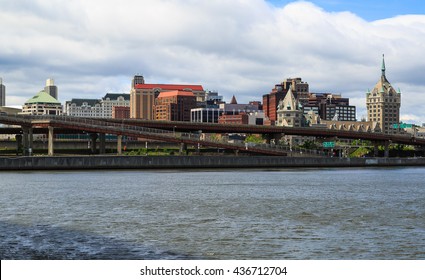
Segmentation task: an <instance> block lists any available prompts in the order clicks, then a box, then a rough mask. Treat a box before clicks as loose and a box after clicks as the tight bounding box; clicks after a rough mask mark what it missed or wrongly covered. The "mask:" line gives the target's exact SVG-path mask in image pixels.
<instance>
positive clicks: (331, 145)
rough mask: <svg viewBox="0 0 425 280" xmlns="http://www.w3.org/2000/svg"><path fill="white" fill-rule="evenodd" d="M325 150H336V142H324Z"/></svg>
mask: <svg viewBox="0 0 425 280" xmlns="http://www.w3.org/2000/svg"><path fill="white" fill-rule="evenodd" d="M322 145H323V148H335V142H323V143H322Z"/></svg>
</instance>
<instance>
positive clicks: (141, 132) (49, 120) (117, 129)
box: [0, 115, 425, 155]
mask: <svg viewBox="0 0 425 280" xmlns="http://www.w3.org/2000/svg"><path fill="white" fill-rule="evenodd" d="M0 123H3V124H8V125H15V126H20V127H21V130H22V131H23V135H24V139H26V138H25V135H31V134H33V133H37V131H45V133H46V134H48V135H49V137H48V138H49V143H50V142H52V143H51V145H49V147H50V148H49V154H53V133H58V132H59V133H99V134H100V135H105V134H113V135H118V136H120V137H122V136H123V135H125V136H130V137H135V138H145V139H152V140H158V141H164V142H174V143H182V144H185V145H198V146H200V145H201V146H205V147H216V148H223V149H230V150H238V151H245V152H249V153H259V154H266V155H286V154H287V150H286V148H285V147H282V146H279V145H255V146H248V145H244V144H230V143H224V142H218V141H203V140H200V139H199V134H198V133H196V134H195V133H193V132H199V131H202V132H204V133H248V134H263V135H268V136H269V138H280V137H281V135H282V134H285V135H300V136H314V137H324V138H328V137H337V138H342V139H361V140H369V141H372V142H374V143H375V145H377V144H383V145H385V146H386V148H388V145H389V143H399V144H406V145H414V146H422V147H424V146H425V139H423V138H415V137H411V136H409V135H389V134H383V133H372V132H358V131H342V130H334V129H327V128H311V127H301V128H294V127H278V126H261V125H229V124H226V125H224V124H207V123H190V122H165V121H148V120H139V119H87V118H78V117H68V116H20V115H17V116H5V115H1V116H0ZM10 129H17V128H10ZM53 130H55V132H53ZM176 132H179V133H176ZM120 137H119V141H121V140H120V139H121V138H120ZM29 138H31V137H29ZM28 142H31V140H28V139H27V140H24V145H27V146H30V144H29V143H28ZM118 145H121V144H120V143H118ZM119 149H120V148H119V147H118V150H119Z"/></svg>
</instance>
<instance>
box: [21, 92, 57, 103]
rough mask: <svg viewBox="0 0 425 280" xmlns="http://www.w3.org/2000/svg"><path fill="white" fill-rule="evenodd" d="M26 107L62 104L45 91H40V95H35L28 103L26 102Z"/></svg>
mask: <svg viewBox="0 0 425 280" xmlns="http://www.w3.org/2000/svg"><path fill="white" fill-rule="evenodd" d="M25 104H26V105H28V104H57V105H60V104H61V103H60V102H59V101H58V100H57V99H56V98H54V97H53V96H51V95H50V94H48V93H47V92H45V91H43V90H42V91H40V92H39V93H37V94H36V95H34V96H33V97H32V98H30V99H28V101H27V102H25Z"/></svg>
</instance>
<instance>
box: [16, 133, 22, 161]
mask: <svg viewBox="0 0 425 280" xmlns="http://www.w3.org/2000/svg"><path fill="white" fill-rule="evenodd" d="M15 139H16V155H17V156H19V154H20V153H22V135H21V134H17V135H16V136H15Z"/></svg>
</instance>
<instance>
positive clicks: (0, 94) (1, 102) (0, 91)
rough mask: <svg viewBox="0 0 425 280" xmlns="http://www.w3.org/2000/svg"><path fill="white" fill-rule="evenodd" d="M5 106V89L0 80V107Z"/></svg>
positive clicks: (0, 79)
mask: <svg viewBox="0 0 425 280" xmlns="http://www.w3.org/2000/svg"><path fill="white" fill-rule="evenodd" d="M5 105H6V87H5V86H4V85H3V79H2V78H0V106H5Z"/></svg>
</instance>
